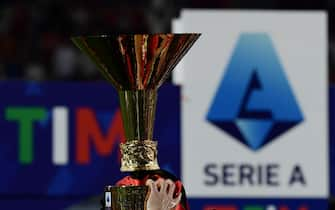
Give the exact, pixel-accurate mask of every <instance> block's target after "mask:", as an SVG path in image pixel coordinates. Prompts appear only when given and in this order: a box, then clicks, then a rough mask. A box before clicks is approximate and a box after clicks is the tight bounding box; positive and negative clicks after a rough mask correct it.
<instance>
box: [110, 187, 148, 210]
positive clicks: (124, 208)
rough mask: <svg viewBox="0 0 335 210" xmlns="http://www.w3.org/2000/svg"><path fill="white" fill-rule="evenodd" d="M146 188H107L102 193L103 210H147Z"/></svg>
mask: <svg viewBox="0 0 335 210" xmlns="http://www.w3.org/2000/svg"><path fill="white" fill-rule="evenodd" d="M148 188H149V187H147V186H120V187H118V186H107V187H106V188H105V193H104V209H105V210H147V205H146V202H147V198H148Z"/></svg>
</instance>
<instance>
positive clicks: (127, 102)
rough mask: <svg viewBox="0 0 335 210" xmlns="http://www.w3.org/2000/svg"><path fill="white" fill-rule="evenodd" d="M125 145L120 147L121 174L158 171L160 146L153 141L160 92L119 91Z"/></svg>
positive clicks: (148, 90)
mask: <svg viewBox="0 0 335 210" xmlns="http://www.w3.org/2000/svg"><path fill="white" fill-rule="evenodd" d="M118 92H119V98H120V107H121V113H122V119H123V127H124V130H125V136H126V142H125V143H123V144H121V154H122V157H121V171H138V170H157V169H159V166H158V162H157V142H155V141H153V128H154V119H155V111H156V101H157V90H156V89H146V90H120V91H118Z"/></svg>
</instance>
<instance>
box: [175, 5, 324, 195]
mask: <svg viewBox="0 0 335 210" xmlns="http://www.w3.org/2000/svg"><path fill="white" fill-rule="evenodd" d="M326 23H327V15H326V14H325V13H324V12H285V11H281V12H279V11H251V12H250V11H219V10H185V11H183V12H182V14H181V17H180V19H178V20H176V22H175V23H174V25H175V26H177V29H175V31H174V32H200V33H202V36H201V37H200V39H199V41H198V42H197V43H196V44H195V45H194V47H193V48H192V50H190V52H189V53H188V54H187V55H186V57H185V58H184V59H183V63H182V65H181V66H180V67H179V68H182V71H181V74H182V75H177V76H176V78H178V83H182V85H183V88H182V95H183V102H182V160H183V162H182V178H183V181H184V184H185V186H186V189H187V191H188V194H189V195H190V196H191V197H296V198H298V197H317V198H325V197H327V196H328V186H329V184H328V179H329V177H328V105H327V104H328V91H327V90H328V84H327V28H326Z"/></svg>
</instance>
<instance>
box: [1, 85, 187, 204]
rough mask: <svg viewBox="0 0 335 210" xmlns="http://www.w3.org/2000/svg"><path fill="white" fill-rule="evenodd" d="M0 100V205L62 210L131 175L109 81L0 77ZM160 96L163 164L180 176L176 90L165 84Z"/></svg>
mask: <svg viewBox="0 0 335 210" xmlns="http://www.w3.org/2000/svg"><path fill="white" fill-rule="evenodd" d="M0 98H1V102H0V110H1V112H0V113H1V114H0V135H1V140H0V165H1V175H0V177H1V178H0V209H9V210H11V209H22V207H23V206H25V208H27V209H45V207H46V206H47V209H49V210H50V209H63V208H64V207H66V206H68V205H69V204H72V203H74V202H76V201H79V200H82V199H85V198H88V197H91V196H96V195H100V194H101V193H102V191H103V189H104V186H105V185H108V184H113V183H115V182H116V181H117V180H119V179H120V178H122V177H123V176H125V175H126V174H124V173H121V172H120V164H119V155H120V154H119V148H118V145H119V142H120V141H121V140H122V138H123V136H122V133H123V130H122V126H120V125H121V117H120V111H119V106H118V103H119V102H118V98H117V93H116V91H115V90H114V88H113V87H112V86H111V85H109V84H107V83H104V82H93V83H59V82H55V83H27V82H1V83H0ZM158 99H159V100H158V104H157V113H156V120H155V132H154V137H155V139H157V140H158V148H159V163H160V166H161V167H162V168H164V169H166V170H168V171H170V172H172V173H173V174H175V175H176V176H178V177H179V176H180V168H179V167H180V164H179V163H180V150H179V149H180V147H179V145H180V142H179V140H180V124H179V123H180V120H179V119H180V104H179V103H180V92H179V88H178V87H176V86H172V85H164V86H163V87H161V88H160V90H159V96H158ZM59 114H60V115H59ZM60 122H61V123H60ZM55 125H57V126H58V127H60V128H64V126H65V129H64V130H65V131H64V132H65V133H61V134H60V133H59V130H58V133H57V132H56V133H55V131H57V129H55V127H57V126H55ZM62 126H63V127H62ZM62 136H63V137H64V139H60V138H59V137H62ZM57 141H61V145H60V143H59V142H57ZM64 144H65V145H68V146H67V147H66V146H64ZM57 145H58V147H59V145H60V147H62V148H61V149H58V150H57V148H55V147H57ZM64 150H65V151H64Z"/></svg>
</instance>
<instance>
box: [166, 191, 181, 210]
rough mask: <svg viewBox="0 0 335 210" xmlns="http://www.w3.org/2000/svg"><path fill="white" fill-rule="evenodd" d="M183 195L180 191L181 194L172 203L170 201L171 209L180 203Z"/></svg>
mask: <svg viewBox="0 0 335 210" xmlns="http://www.w3.org/2000/svg"><path fill="white" fill-rule="evenodd" d="M181 196H182V194H181V193H180V194H179V195H178V197H176V198H175V199H173V200H172V201H171V202H170V203H169V206H168V207H169V209H172V208H174V207H176V206H177V205H178V204H179V202H180V200H181Z"/></svg>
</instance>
